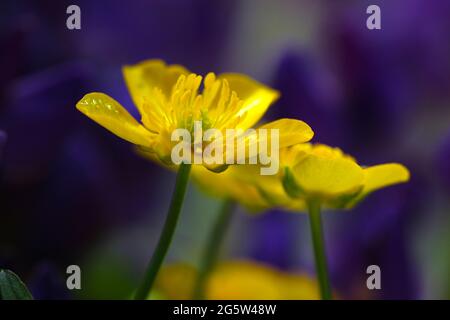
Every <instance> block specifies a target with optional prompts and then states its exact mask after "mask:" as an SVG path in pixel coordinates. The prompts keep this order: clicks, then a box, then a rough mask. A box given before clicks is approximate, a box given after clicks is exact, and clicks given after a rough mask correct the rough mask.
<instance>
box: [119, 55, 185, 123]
mask: <svg viewBox="0 0 450 320" xmlns="http://www.w3.org/2000/svg"><path fill="white" fill-rule="evenodd" d="M122 72H123V76H124V78H125V82H126V84H127V87H128V90H129V91H130V94H131V98H132V99H133V102H134V104H135V105H136V106H137V108H138V109H139V112H140V113H141V115H144V114H145V110H144V107H143V106H144V97H147V98H151V97H152V95H153V88H159V89H161V90H162V93H163V94H164V95H165V97H167V98H168V97H169V96H170V94H171V90H172V87H173V86H174V85H175V83H176V82H177V79H178V77H179V76H180V75H182V74H184V75H187V74H189V71H188V70H187V69H186V68H184V67H183V66H180V65H166V64H165V62H164V61H162V60H157V59H155V60H146V61H143V62H140V63H138V64H135V65H130V66H124V67H123V68H122Z"/></svg>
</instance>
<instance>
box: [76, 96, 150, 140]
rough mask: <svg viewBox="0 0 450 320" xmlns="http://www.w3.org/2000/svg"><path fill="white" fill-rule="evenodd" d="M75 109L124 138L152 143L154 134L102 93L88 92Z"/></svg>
mask: <svg viewBox="0 0 450 320" xmlns="http://www.w3.org/2000/svg"><path fill="white" fill-rule="evenodd" d="M77 109H78V110H79V111H81V112H82V113H84V114H85V115H86V116H88V117H89V118H91V119H92V120H94V121H95V122H97V123H98V124H99V125H101V126H103V127H104V128H106V129H108V130H109V131H111V132H112V133H114V134H115V135H117V136H118V137H120V138H122V139H124V140H127V141H129V142H131V143H134V144H137V145H141V146H146V147H150V146H151V145H152V140H153V138H154V135H153V134H152V133H150V132H149V131H148V130H147V129H145V128H144V126H142V125H141V124H139V123H138V122H137V121H136V119H134V118H133V117H132V116H131V115H130V114H129V113H128V111H127V110H125V108H124V107H122V106H121V105H120V104H119V103H118V102H117V101H116V100H114V99H113V98H111V97H109V96H108V95H106V94H104V93H99V92H93V93H88V94H87V95H85V96H84V97H83V98H82V99H81V100H80V101H79V102H78V103H77Z"/></svg>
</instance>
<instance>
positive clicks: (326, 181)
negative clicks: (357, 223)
mask: <svg viewBox="0 0 450 320" xmlns="http://www.w3.org/2000/svg"><path fill="white" fill-rule="evenodd" d="M293 173H294V177H295V181H296V183H297V184H298V186H299V187H300V189H301V190H302V191H303V192H304V193H305V194H306V195H307V196H319V197H324V198H326V199H325V200H327V199H332V198H334V197H336V196H342V195H347V194H352V193H354V192H356V191H357V190H358V189H359V188H361V187H362V186H363V182H364V174H363V170H362V168H361V167H360V166H358V165H357V164H356V163H355V162H353V161H351V160H349V159H345V158H341V159H330V158H324V157H318V156H314V155H309V156H307V157H305V159H303V160H302V161H301V162H300V163H298V164H297V165H296V166H295V167H294V168H293Z"/></svg>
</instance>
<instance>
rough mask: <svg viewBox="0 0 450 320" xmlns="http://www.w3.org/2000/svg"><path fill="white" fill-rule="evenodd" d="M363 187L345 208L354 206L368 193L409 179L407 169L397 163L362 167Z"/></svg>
mask: <svg viewBox="0 0 450 320" xmlns="http://www.w3.org/2000/svg"><path fill="white" fill-rule="evenodd" d="M363 173H364V187H363V189H362V191H361V193H360V194H358V196H357V197H356V198H355V199H353V200H352V201H351V202H350V203H348V204H347V206H346V207H347V208H352V207H354V206H355V205H356V204H357V203H358V202H360V201H361V200H362V199H364V198H365V197H366V196H367V195H369V194H370V193H372V192H374V191H376V190H378V189H382V188H385V187H388V186H392V185H394V184H398V183H403V182H406V181H408V180H409V171H408V169H407V168H406V167H405V166H404V165H402V164H399V163H386V164H380V165H376V166H372V167H368V168H364V169H363Z"/></svg>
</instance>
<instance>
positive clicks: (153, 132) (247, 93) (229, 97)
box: [77, 60, 313, 169]
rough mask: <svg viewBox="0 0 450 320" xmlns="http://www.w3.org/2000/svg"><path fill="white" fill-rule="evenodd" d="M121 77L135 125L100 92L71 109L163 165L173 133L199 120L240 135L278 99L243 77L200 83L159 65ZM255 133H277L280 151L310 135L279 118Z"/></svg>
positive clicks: (134, 68)
mask: <svg viewBox="0 0 450 320" xmlns="http://www.w3.org/2000/svg"><path fill="white" fill-rule="evenodd" d="M123 74H124V78H125V82H126V84H127V86H128V89H129V91H130V94H131V97H132V99H133V102H134V104H135V105H136V107H137V109H138V111H139V113H140V115H141V123H139V122H138V121H137V120H136V119H134V118H133V117H132V116H131V115H130V114H129V113H128V112H127V111H126V110H125V108H124V107H122V106H121V105H120V104H119V102H117V101H116V100H114V99H113V98H111V97H109V96H108V95H106V94H103V93H98V92H93V93H89V94H87V95H85V96H84V97H83V98H82V99H81V100H80V101H79V102H78V103H77V109H78V110H80V111H81V112H82V113H84V114H85V115H87V116H88V117H89V118H91V119H92V120H94V121H95V122H97V123H98V124H100V125H102V126H103V127H105V128H106V129H108V130H109V131H111V132H112V133H114V134H116V135H117V136H119V137H120V138H122V139H125V140H127V141H129V142H131V143H133V144H135V145H138V146H139V147H141V148H143V149H144V151H145V152H147V153H151V154H153V155H154V156H152V157H153V158H154V159H158V160H161V161H162V162H163V163H165V164H168V165H170V164H172V162H171V151H172V148H173V146H174V145H175V144H176V142H172V141H171V135H172V132H173V131H174V130H175V129H187V130H188V131H189V132H192V131H193V130H194V123H195V122H196V121H201V126H202V129H203V130H206V129H209V128H214V129H217V130H220V132H225V130H226V129H236V130H238V129H241V130H246V129H249V128H251V127H252V126H254V125H255V124H256V123H257V122H258V121H259V120H260V119H261V117H262V116H263V115H264V113H265V112H266V110H267V108H268V107H269V106H270V104H271V103H273V102H274V101H275V100H276V99H277V98H278V95H279V94H278V92H277V91H275V90H273V89H271V88H269V87H266V86H264V85H263V84H261V83H258V82H257V81H255V80H253V79H251V78H249V77H247V76H245V75H241V74H234V73H228V74H222V75H219V76H216V75H215V74H214V73H208V74H207V75H206V76H205V77H204V78H203V77H202V76H199V75H196V74H194V73H191V72H189V71H188V70H187V69H185V68H184V67H182V66H179V65H166V64H165V63H164V62H163V61H161V60H147V61H144V62H141V63H138V64H136V65H132V66H125V67H124V68H123ZM202 84H203V85H202ZM201 86H203V89H202V91H201V93H200V92H199V91H200V87H201ZM261 128H268V129H270V128H278V129H279V130H280V131H279V138H280V147H285V146H291V145H294V144H297V143H303V142H306V141H309V140H310V139H311V137H312V135H313V133H312V130H311V128H310V127H309V126H308V125H307V124H306V123H304V122H302V121H299V120H293V119H280V120H277V121H274V122H271V123H268V124H266V125H264V126H262V127H261ZM224 143H226V142H224ZM191 151H192V150H191ZM208 168H210V169H217V167H213V166H208ZM224 168H226V167H224ZM224 168H221V169H224Z"/></svg>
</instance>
